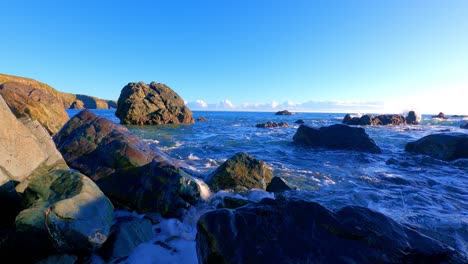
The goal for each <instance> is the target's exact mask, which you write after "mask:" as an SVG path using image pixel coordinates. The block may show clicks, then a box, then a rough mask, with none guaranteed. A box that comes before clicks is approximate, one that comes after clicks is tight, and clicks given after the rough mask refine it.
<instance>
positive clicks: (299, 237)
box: [196, 199, 463, 263]
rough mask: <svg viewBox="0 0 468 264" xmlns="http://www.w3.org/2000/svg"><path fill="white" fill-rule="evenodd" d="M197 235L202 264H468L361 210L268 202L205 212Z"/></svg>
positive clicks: (434, 243)
mask: <svg viewBox="0 0 468 264" xmlns="http://www.w3.org/2000/svg"><path fill="white" fill-rule="evenodd" d="M220 227H222V228H220ZM197 230H198V233H197V236H196V242H197V257H198V262H199V263H308V262H311V261H312V262H318V263H416V262H420V263H463V257H462V255H461V254H460V253H459V252H457V251H455V250H453V249H452V248H449V247H445V246H443V245H442V244H441V243H439V242H437V241H435V240H433V239H431V238H429V237H426V236H424V235H421V234H420V233H418V232H416V231H414V230H412V229H409V228H407V227H405V226H403V225H400V224H398V223H397V222H395V221H394V220H392V219H391V218H389V217H387V216H385V215H383V214H381V213H378V212H375V211H372V210H370V209H367V208H364V207H358V206H346V207H343V208H342V209H340V210H338V211H337V212H332V211H330V210H328V209H327V208H325V207H323V206H321V205H320V204H318V203H315V202H307V201H301V200H298V201H289V200H272V199H264V200H262V201H261V202H260V203H257V204H249V205H246V206H243V207H239V208H237V209H234V210H232V209H219V210H215V211H211V212H208V213H205V214H204V215H202V216H201V217H200V219H199V221H198V223H197Z"/></svg>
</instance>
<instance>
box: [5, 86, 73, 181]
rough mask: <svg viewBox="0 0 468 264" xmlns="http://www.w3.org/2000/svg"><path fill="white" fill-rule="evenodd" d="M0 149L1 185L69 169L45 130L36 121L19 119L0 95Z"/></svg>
mask: <svg viewBox="0 0 468 264" xmlns="http://www.w3.org/2000/svg"><path fill="white" fill-rule="evenodd" d="M0 146H2V149H1V151H0V186H1V185H3V184H5V183H7V182H9V181H12V182H16V183H19V182H23V181H25V180H26V179H27V178H28V177H29V176H33V175H35V174H44V173H47V172H49V171H51V170H54V169H68V166H67V164H66V163H65V160H64V159H63V158H62V155H61V154H60V152H58V151H57V149H56V147H55V144H54V142H53V141H52V139H51V138H50V135H49V134H48V133H47V131H46V130H45V129H44V128H43V127H42V126H41V125H40V124H39V123H38V122H37V121H36V120H34V121H32V120H31V119H29V118H22V119H21V120H18V119H17V118H16V117H15V116H14V115H13V113H12V112H11V111H10V108H9V107H8V106H7V104H6V103H5V101H4V100H3V98H2V96H1V95H0Z"/></svg>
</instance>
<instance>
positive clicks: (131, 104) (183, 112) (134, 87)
mask: <svg viewBox="0 0 468 264" xmlns="http://www.w3.org/2000/svg"><path fill="white" fill-rule="evenodd" d="M115 115H116V116H117V117H118V118H119V119H120V123H121V124H125V125H163V124H193V123H194V122H195V121H194V120H193V114H192V112H191V111H190V109H189V108H188V107H187V106H186V105H185V103H184V100H183V99H182V98H181V97H180V96H179V95H178V94H177V93H176V92H174V91H173V90H172V89H171V88H170V87H169V86H167V85H165V84H162V83H156V82H152V83H150V84H145V83H143V82H138V83H129V84H128V85H126V86H125V87H124V88H123V89H122V91H121V93H120V96H119V100H118V101H117V111H116V112H115Z"/></svg>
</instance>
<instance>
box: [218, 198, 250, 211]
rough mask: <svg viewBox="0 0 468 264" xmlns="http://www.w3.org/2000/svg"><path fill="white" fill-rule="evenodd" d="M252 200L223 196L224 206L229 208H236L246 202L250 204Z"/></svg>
mask: <svg viewBox="0 0 468 264" xmlns="http://www.w3.org/2000/svg"><path fill="white" fill-rule="evenodd" d="M249 203H250V201H249V200H246V199H239V198H234V197H230V196H224V198H223V206H221V207H222V208H229V209H235V208H238V207H241V206H244V205H246V204H249Z"/></svg>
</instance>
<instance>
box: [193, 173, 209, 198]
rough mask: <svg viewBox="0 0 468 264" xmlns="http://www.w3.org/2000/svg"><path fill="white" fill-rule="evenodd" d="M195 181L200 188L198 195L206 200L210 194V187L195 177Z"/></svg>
mask: <svg viewBox="0 0 468 264" xmlns="http://www.w3.org/2000/svg"><path fill="white" fill-rule="evenodd" d="M195 182H196V183H197V184H198V187H199V188H200V197H201V198H202V199H203V200H205V201H206V200H208V199H209V198H210V196H211V190H210V187H209V186H208V185H207V184H206V183H205V182H204V181H202V180H200V179H197V178H195Z"/></svg>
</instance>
